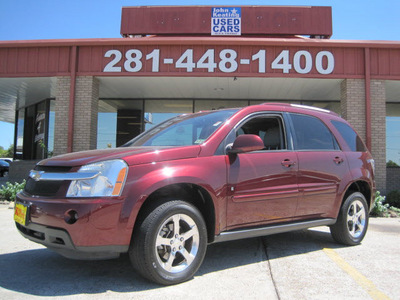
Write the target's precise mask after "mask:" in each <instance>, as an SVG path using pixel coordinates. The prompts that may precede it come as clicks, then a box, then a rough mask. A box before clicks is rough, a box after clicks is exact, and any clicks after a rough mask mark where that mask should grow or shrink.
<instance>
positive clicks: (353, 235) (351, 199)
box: [330, 192, 368, 246]
mask: <svg viewBox="0 0 400 300" xmlns="http://www.w3.org/2000/svg"><path fill="white" fill-rule="evenodd" d="M367 228H368V205H367V201H366V200H365V197H364V195H363V194H361V193H358V192H356V193H353V194H351V195H350V196H348V197H347V199H346V200H345V201H344V203H343V205H342V207H341V208H340V211H339V216H338V219H337V221H336V223H335V224H334V225H332V226H330V230H331V234H332V237H333V238H334V239H335V240H336V241H337V242H339V243H341V244H344V245H349V246H354V245H358V244H360V243H361V241H362V240H363V238H364V236H365V234H366V233H367Z"/></svg>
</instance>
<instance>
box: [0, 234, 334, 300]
mask: <svg viewBox="0 0 400 300" xmlns="http://www.w3.org/2000/svg"><path fill="white" fill-rule="evenodd" d="M326 245H328V247H333V248H334V247H337V246H338V245H337V244H335V243H334V242H333V240H332V238H331V237H330V234H329V233H326V232H319V231H314V230H302V231H296V232H290V233H285V234H277V235H272V236H267V237H262V238H251V239H244V240H238V241H231V242H224V243H218V244H211V245H209V246H208V249H207V254H206V257H205V260H204V262H203V264H202V266H201V267H200V269H199V271H198V272H197V274H196V276H195V277H198V276H206V275H207V274H209V273H213V272H218V271H222V270H227V269H230V268H237V267H242V266H245V265H249V264H255V263H260V262H263V261H267V260H268V259H270V260H271V259H276V258H279V257H284V256H290V255H298V254H304V253H309V252H313V251H318V250H321V249H323V248H324V247H326ZM0 270H1V274H2V275H1V276H0V287H2V288H4V289H7V290H11V291H16V292H20V293H24V294H29V295H36V296H53V297H55V296H68V295H69V296H70V295H77V294H98V293H104V292H107V291H113V292H123V293H127V292H139V291H146V290H152V289H158V288H162V286H160V285H157V284H154V283H151V282H149V281H147V280H145V279H143V278H142V277H141V276H140V275H139V274H137V273H136V272H135V271H134V270H133V268H132V267H131V265H130V261H129V257H128V255H127V254H124V255H122V256H121V257H120V258H118V259H113V260H103V261H76V260H69V259H66V258H64V257H62V256H60V255H58V254H56V253H54V252H52V251H50V250H48V249H35V250H25V251H20V252H14V253H8V254H2V255H0Z"/></svg>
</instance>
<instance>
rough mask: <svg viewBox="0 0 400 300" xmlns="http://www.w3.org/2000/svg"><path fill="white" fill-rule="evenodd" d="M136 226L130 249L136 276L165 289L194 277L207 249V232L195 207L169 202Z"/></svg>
mask: <svg viewBox="0 0 400 300" xmlns="http://www.w3.org/2000/svg"><path fill="white" fill-rule="evenodd" d="M137 226H138V228H136V229H135V231H134V234H133V238H132V242H131V246H130V249H129V257H130V259H131V262H132V265H133V266H134V268H135V269H136V271H137V272H139V273H140V274H141V275H142V276H143V277H145V278H147V279H149V280H151V281H153V282H156V283H159V284H162V285H171V284H177V283H181V282H184V281H187V280H189V279H191V278H192V277H193V275H194V274H195V273H196V271H197V270H198V269H199V267H200V265H201V263H202V262H203V259H204V255H205V253H206V247H207V228H206V225H205V222H204V219H203V217H202V215H201V213H200V212H199V210H198V209H197V208H196V207H194V206H193V205H191V204H189V203H187V202H184V201H179V200H174V201H169V202H166V203H164V204H161V205H160V206H158V207H157V208H155V209H154V210H153V211H151V212H149V213H148V214H147V216H146V217H145V218H144V219H143V221H142V222H140V223H139V224H138V225H137Z"/></svg>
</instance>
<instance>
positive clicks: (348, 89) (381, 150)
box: [340, 79, 386, 193]
mask: <svg viewBox="0 0 400 300" xmlns="http://www.w3.org/2000/svg"><path fill="white" fill-rule="evenodd" d="M370 93H371V95H370V96H371V153H372V155H373V157H374V159H375V170H376V174H375V180H376V185H377V189H378V190H379V191H381V192H382V193H385V192H386V138H385V137H386V90H385V83H384V81H381V80H371V86H370ZM340 106H341V111H342V116H343V118H345V119H346V120H347V121H349V122H350V124H352V125H353V127H354V128H355V129H356V131H357V132H358V133H359V134H360V136H361V138H362V139H363V141H364V142H365V140H366V129H365V127H366V116H365V80H364V79H345V80H343V81H342V84H341V102H340Z"/></svg>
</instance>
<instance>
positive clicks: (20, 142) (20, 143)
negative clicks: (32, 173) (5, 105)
mask: <svg viewBox="0 0 400 300" xmlns="http://www.w3.org/2000/svg"><path fill="white" fill-rule="evenodd" d="M24 124H25V109H24V108H23V109H20V110H19V111H18V120H17V136H16V141H15V145H16V147H15V158H16V159H22V158H23V157H22V156H23V149H24V126H25V125H24Z"/></svg>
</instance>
